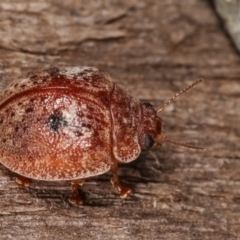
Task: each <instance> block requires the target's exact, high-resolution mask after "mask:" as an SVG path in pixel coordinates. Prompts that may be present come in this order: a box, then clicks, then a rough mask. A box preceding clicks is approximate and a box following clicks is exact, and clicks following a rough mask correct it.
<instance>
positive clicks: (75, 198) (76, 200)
mask: <svg viewBox="0 0 240 240" xmlns="http://www.w3.org/2000/svg"><path fill="white" fill-rule="evenodd" d="M84 182H85V179H79V180H74V181H72V182H71V188H72V191H73V192H72V196H71V197H70V198H69V199H68V201H69V202H70V203H71V204H73V205H80V204H82V199H81V197H80V195H79V192H78V190H79V187H80V186H82V185H83V183H84Z"/></svg>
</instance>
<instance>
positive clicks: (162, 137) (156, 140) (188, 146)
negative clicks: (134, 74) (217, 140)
mask: <svg viewBox="0 0 240 240" xmlns="http://www.w3.org/2000/svg"><path fill="white" fill-rule="evenodd" d="M154 141H155V142H157V144H160V145H161V143H162V142H169V143H172V144H174V145H178V146H182V147H187V148H193V149H198V150H204V148H201V147H195V146H192V145H188V144H185V143H179V142H175V141H173V140H171V139H169V138H167V137H166V136H164V135H161V134H158V135H157V138H155V139H154Z"/></svg>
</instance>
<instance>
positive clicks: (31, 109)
mask: <svg viewBox="0 0 240 240" xmlns="http://www.w3.org/2000/svg"><path fill="white" fill-rule="evenodd" d="M25 112H26V113H31V112H33V108H31V107H29V108H27V109H26V110H25Z"/></svg>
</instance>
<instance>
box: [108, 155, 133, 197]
mask: <svg viewBox="0 0 240 240" xmlns="http://www.w3.org/2000/svg"><path fill="white" fill-rule="evenodd" d="M113 158H114V159H113V162H112V167H111V171H112V174H113V175H112V178H111V183H112V186H113V187H114V189H115V190H116V191H117V193H119V195H120V198H126V197H127V196H128V195H129V194H130V193H131V189H130V188H127V187H124V186H122V185H121V184H120V182H119V178H118V174H117V170H118V162H117V159H115V157H113Z"/></svg>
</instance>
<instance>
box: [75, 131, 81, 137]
mask: <svg viewBox="0 0 240 240" xmlns="http://www.w3.org/2000/svg"><path fill="white" fill-rule="evenodd" d="M74 134H75V136H76V137H80V136H83V134H82V133H81V132H79V131H75V132H74Z"/></svg>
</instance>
